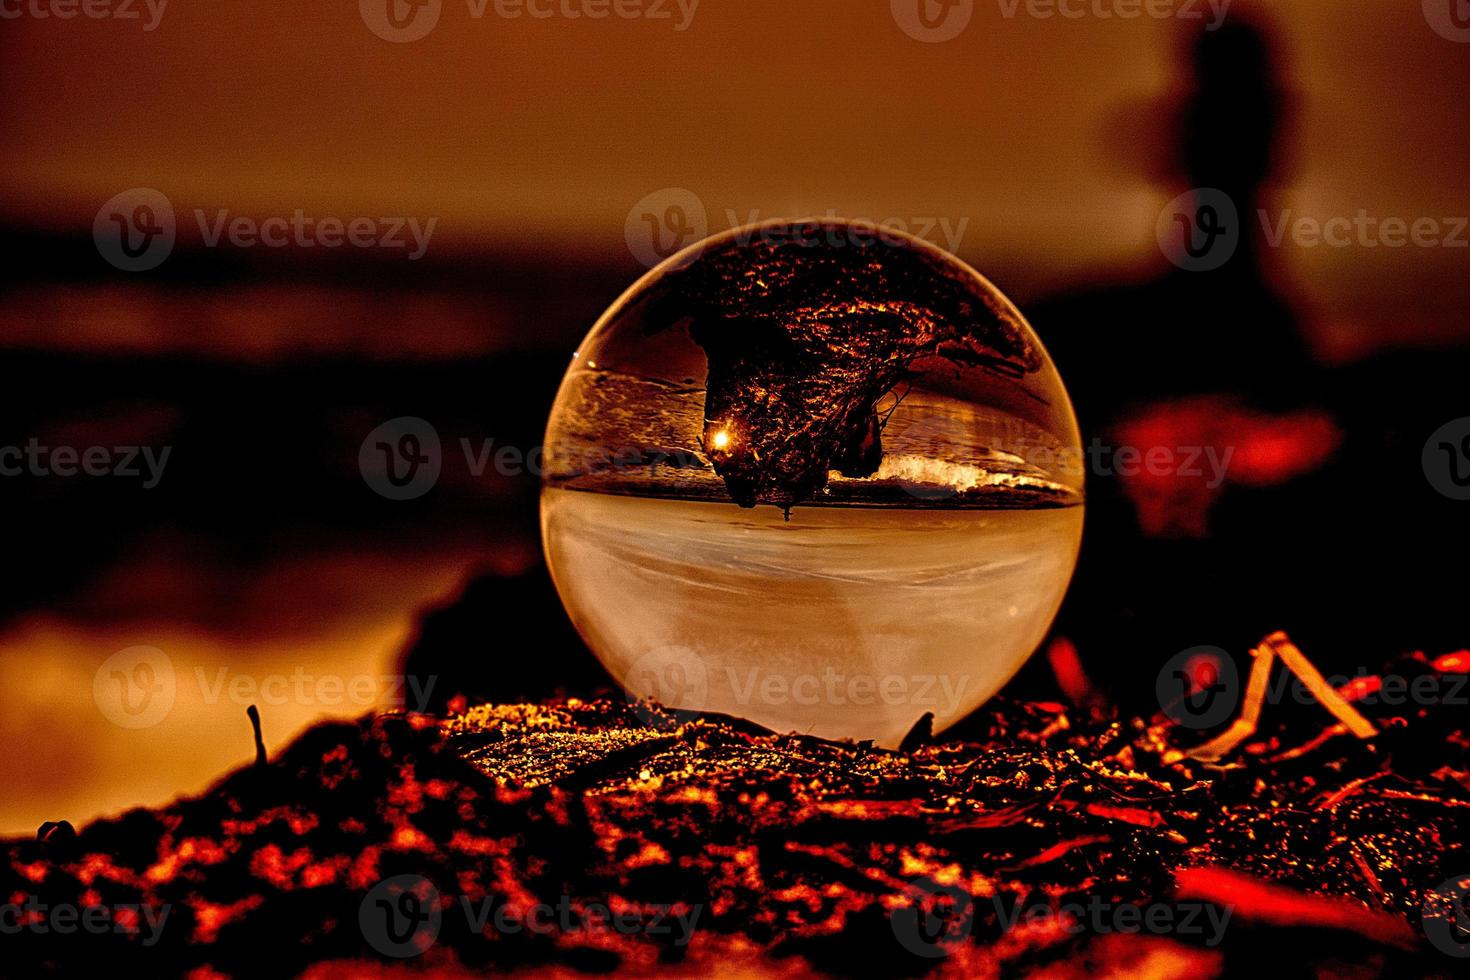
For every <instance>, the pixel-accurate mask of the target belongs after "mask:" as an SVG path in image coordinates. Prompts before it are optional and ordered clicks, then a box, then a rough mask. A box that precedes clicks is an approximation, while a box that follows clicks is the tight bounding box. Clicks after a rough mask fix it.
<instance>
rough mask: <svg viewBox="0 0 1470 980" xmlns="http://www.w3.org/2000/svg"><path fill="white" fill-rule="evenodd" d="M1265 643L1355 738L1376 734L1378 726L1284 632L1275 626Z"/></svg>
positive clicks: (1369, 736) (1370, 736)
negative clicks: (1338, 689)
mask: <svg viewBox="0 0 1470 980" xmlns="http://www.w3.org/2000/svg"><path fill="white" fill-rule="evenodd" d="M1265 643H1266V644H1267V645H1268V646H1270V647H1271V649H1273V650H1275V651H1276V655H1277V656H1278V657H1280V658H1281V662H1282V663H1284V664H1286V666H1287V667H1288V668H1289V669H1290V670H1291V672H1292V673H1293V674H1296V676H1298V677H1300V678H1301V679H1302V681H1303V682H1305V683H1306V685H1307V687H1308V688H1309V689H1310V690H1311V692H1312V695H1313V696H1314V697H1316V699H1317V700H1318V701H1319V702H1320V703H1321V705H1322V707H1324V708H1326V709H1327V710H1328V711H1330V712H1332V713H1333V714H1334V715H1336V716H1337V720H1338V721H1340V722H1342V723H1343V724H1344V725H1346V726H1347V727H1348V731H1350V732H1352V733H1353V734H1354V735H1356V736H1358V738H1372V737H1373V736H1374V735H1377V734H1378V729H1376V728H1374V727H1373V723H1372V722H1371V721H1369V720H1368V719H1367V718H1364V717H1363V716H1362V714H1360V713H1359V711H1358V709H1357V708H1354V707H1353V706H1352V705H1351V704H1349V703H1348V702H1347V701H1346V700H1344V699H1343V696H1342V695H1341V694H1338V693H1337V691H1336V690H1335V689H1334V688H1333V687H1332V685H1331V684H1329V683H1327V680H1326V678H1324V677H1323V676H1322V672H1321V671H1319V670H1318V669H1317V668H1316V667H1315V666H1313V664H1312V662H1311V661H1310V660H1308V659H1307V657H1306V654H1304V653H1302V652H1301V651H1300V650H1298V649H1297V647H1296V644H1295V643H1293V642H1291V640H1290V639H1289V638H1288V637H1287V635H1286V634H1285V633H1283V632H1281V631H1280V630H1277V631H1276V632H1275V633H1272V634H1271V635H1270V636H1268V637H1266V639H1265Z"/></svg>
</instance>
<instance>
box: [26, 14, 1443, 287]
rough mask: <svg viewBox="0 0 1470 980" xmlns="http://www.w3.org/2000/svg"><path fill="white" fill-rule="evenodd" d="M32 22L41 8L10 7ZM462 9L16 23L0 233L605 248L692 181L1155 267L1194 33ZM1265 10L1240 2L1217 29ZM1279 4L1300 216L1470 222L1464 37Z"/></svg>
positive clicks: (1416, 19)
mask: <svg viewBox="0 0 1470 980" xmlns="http://www.w3.org/2000/svg"><path fill="white" fill-rule="evenodd" d="M21 2H24V3H27V4H30V3H37V2H40V3H45V2H49V0H5V3H6V4H7V5H10V6H14V5H15V4H17V3H21ZM365 2H368V3H372V2H377V0H365ZM441 2H442V9H441V11H440V17H439V20H438V23H437V26H436V27H435V28H434V30H433V31H432V32H431V33H430V34H429V35H428V36H427V37H425V38H424V39H422V40H419V41H415V42H412V43H405V44H390V43H388V42H386V41H384V40H381V39H380V38H379V37H377V36H375V35H374V34H373V33H372V32H370V31H369V30H368V28H367V26H366V24H365V21H364V19H363V17H362V15H361V13H360V11H359V9H358V5H357V4H354V3H350V2H339V3H332V4H305V3H300V2H298V0H256V2H252V3H250V4H231V5H225V4H219V3H207V4H196V3H184V2H182V0H175V2H174V3H171V4H168V5H167V6H166V8H165V9H164V12H163V15H162V17H161V18H160V19H159V21H158V26H157V28H156V29H155V30H153V31H151V32H148V31H145V30H144V26H145V25H146V23H147V19H148V16H149V15H148V14H147V13H146V9H145V12H144V14H143V17H142V18H141V19H140V20H135V21H118V20H88V19H84V18H79V19H74V20H57V19H54V18H50V19H44V20H42V19H36V18H34V17H24V18H22V19H19V20H13V21H7V22H6V23H5V30H4V31H3V32H0V57H3V62H4V64H5V65H6V71H5V77H6V92H7V98H6V99H5V100H4V101H3V104H0V132H3V133H4V134H5V137H4V139H5V145H6V152H5V153H4V155H3V163H0V168H3V170H0V177H3V181H0V214H9V215H11V216H13V217H20V218H23V219H25V220H26V221H27V222H41V223H43V224H46V225H51V226H59V227H61V228H63V229H71V230H77V231H80V232H82V233H85V231H86V230H87V229H88V228H89V227H90V222H91V219H92V216H93V215H94V214H95V213H96V210H97V208H98V206H99V205H100V203H101V202H102V201H103V200H105V199H106V198H108V197H110V196H111V195H112V194H114V193H117V192H118V191H120V190H123V189H126V188H128V187H132V186H148V187H155V188H158V189H159V190H162V191H163V192H164V193H165V194H167V195H168V196H169V197H170V198H171V199H172V200H173V201H174V203H175V204H176V205H177V206H178V207H180V208H182V209H188V208H193V207H203V208H209V209H215V208H228V209H230V210H231V211H232V212H233V213H247V214H255V215H267V214H275V213H289V212H290V211H291V210H292V209H294V208H297V207H301V208H305V209H307V210H308V211H312V212H316V213H333V214H347V215H356V214H387V213H393V214H413V215H425V216H428V215H433V216H438V217H439V218H440V219H441V221H440V227H439V231H438V235H439V240H440V241H441V242H442V243H459V244H471V245H473V244H482V243H485V242H487V241H493V242H502V243H504V242H510V243H515V242H518V241H524V240H528V239H529V240H535V241H542V242H553V243H556V244H557V245H558V246H559V247H565V245H566V243H567V242H568V241H575V242H576V243H578V244H579V245H581V246H583V247H584V248H585V250H588V251H594V252H608V253H609V254H611V253H612V252H615V251H617V250H619V249H621V248H622V230H623V223H624V219H625V217H626V216H627V213H628V211H629V208H630V207H632V205H633V203H634V202H636V201H638V200H639V199H640V198H642V197H643V196H644V195H646V194H648V193H649V192H651V191H656V190H658V189H660V188H664V187H669V186H680V187H686V188H689V189H690V190H692V191H694V193H695V194H697V195H698V196H699V198H700V199H701V200H702V201H703V202H704V204H705V205H706V207H707V209H708V211H709V213H710V224H711V226H712V227H711V230H717V229H718V228H721V227H723V226H724V225H725V224H726V223H727V219H726V211H727V209H728V210H730V211H732V212H734V213H737V214H739V215H742V216H745V215H748V214H751V213H758V214H761V215H765V216H771V215H774V214H778V213H792V212H796V213H811V212H823V211H825V210H827V209H828V208H832V209H836V210H837V211H839V212H842V213H846V214H850V215H859V216H864V217H870V218H874V219H882V218H898V219H902V220H904V221H912V222H916V223H917V222H918V221H919V220H921V219H924V218H948V219H950V221H951V223H952V224H953V225H958V224H959V223H960V222H961V221H963V222H965V226H964V235H963V238H962V240H961V241H960V251H961V252H963V253H964V254H966V255H967V256H969V257H972V258H975V259H976V260H977V261H978V262H979V263H980V266H981V268H987V267H989V268H997V267H999V268H1010V267H1019V268H1020V269H1022V270H1023V271H1022V272H1021V273H1019V274H1021V275H1023V276H1026V277H1029V278H1030V279H1032V280H1035V281H1038V282H1042V283H1050V282H1066V281H1069V280H1070V279H1071V278H1072V277H1073V276H1074V275H1075V273H1076V272H1077V270H1079V269H1082V268H1086V267H1088V266H1089V265H1094V264H1097V263H1103V262H1107V261H1110V260H1122V259H1127V258H1130V257H1136V256H1139V255H1149V250H1150V249H1151V248H1152V234H1153V222H1154V219H1155V217H1156V216H1157V214H1158V211H1159V207H1160V205H1161V203H1162V202H1163V201H1165V200H1167V199H1168V197H1172V196H1173V195H1172V194H1166V193H1165V190H1166V189H1164V188H1157V187H1153V186H1151V185H1150V184H1149V183H1148V182H1147V181H1146V180H1145V179H1143V178H1142V177H1141V176H1140V175H1139V171H1140V169H1141V168H1142V167H1143V166H1144V165H1145V164H1146V163H1147V157H1148V156H1149V155H1151V151H1149V150H1148V148H1147V147H1146V146H1144V145H1141V144H1143V143H1147V138H1148V136H1149V134H1150V133H1151V132H1153V131H1154V130H1155V126H1154V120H1153V117H1151V116H1148V115H1145V114H1143V113H1142V110H1143V107H1145V106H1146V105H1147V104H1148V103H1149V102H1150V101H1151V100H1153V99H1156V98H1157V97H1159V96H1161V95H1162V94H1164V93H1165V92H1166V91H1167V89H1168V87H1169V85H1170V79H1171V77H1173V76H1172V71H1173V68H1174V65H1175V61H1174V54H1175V43H1174V42H1175V41H1176V40H1177V37H1178V34H1179V30H1180V22H1179V21H1176V20H1157V19H1150V18H1141V19H1137V20H1122V19H1117V18H1113V19H1099V18H1097V17H1094V16H1089V17H1085V18H1082V19H1078V20H1070V19H1063V18H1059V17H1052V18H1048V19H1038V18H1035V17H1028V16H1026V15H1025V13H1024V11H1025V9H1026V8H1025V7H1024V6H1022V7H1021V8H1019V9H1020V11H1021V12H1019V13H1017V14H1016V16H1014V17H1007V16H1005V14H1004V10H1005V9H1006V8H1007V7H1009V6H1010V4H1009V3H1008V2H1003V0H975V8H974V14H973V18H972V20H971V22H970V24H969V26H968V27H967V28H966V30H965V31H964V32H963V33H962V34H960V36H959V37H957V38H955V39H954V40H951V41H947V42H944V43H937V44H924V43H919V42H918V41H915V40H913V39H911V38H909V37H908V36H907V35H906V34H905V33H904V32H903V31H902V30H901V29H900V28H899V26H898V24H897V22H896V20H895V18H894V16H893V15H892V13H891V11H890V5H889V3H888V2H887V0H739V2H738V3H736V2H730V0H703V2H700V3H698V5H697V6H696V8H695V10H694V13H693V16H692V18H691V19H690V21H689V24H688V27H687V29H686V30H684V31H678V30H677V29H676V26H677V24H678V23H679V21H680V19H681V17H682V15H681V14H680V13H679V9H678V7H677V6H675V4H674V0H660V2H662V3H664V5H665V6H667V7H668V9H669V10H670V12H671V17H670V18H668V19H663V20H657V19H646V18H644V19H635V20H624V19H619V18H615V17H613V18H608V19H602V20H591V19H587V18H579V19H567V18H565V17H561V16H557V17H552V18H549V19H533V18H530V17H520V18H517V19H506V18H502V17H497V16H495V15H494V14H493V10H494V7H493V6H492V7H491V8H490V10H491V11H492V12H491V13H487V14H486V15H485V16H484V17H482V18H479V19H476V18H474V17H472V16H471V14H470V4H471V2H472V0H441ZM540 2H547V0H540ZM557 2H562V0H557ZM566 2H575V3H582V2H585V0H566ZM628 2H643V3H651V2H653V0H628ZM686 2H687V0H686ZM1069 2H1074V3H1075V2H1081V0H1069ZM1088 2H1098V3H1110V2H1116V0H1088ZM1180 2H1181V3H1183V2H1185V0H1180ZM1189 2H1191V3H1193V2H1194V0H1189ZM1201 6H1202V9H1207V8H1205V7H1203V5H1201ZM139 7H140V8H142V3H141V0H140V2H139ZM7 9H8V8H7ZM1266 9H1268V5H1266V4H1263V3H1261V2H1259V0H1235V3H1233V4H1232V5H1231V6H1230V8H1229V12H1228V13H1227V16H1237V17H1238V16H1241V15H1242V13H1249V12H1251V11H1253V10H1254V11H1261V10H1266ZM1269 12H1270V14H1271V19H1272V21H1273V22H1274V23H1275V24H1277V25H1278V27H1279V28H1280V30H1279V34H1280V36H1281V38H1282V39H1283V40H1284V41H1285V42H1286V47H1287V48H1288V49H1289V51H1288V55H1289V64H1290V65H1291V66H1292V68H1293V73H1294V75H1295V76H1296V84H1297V86H1298V87H1299V88H1300V89H1301V95H1302V101H1301V110H1302V114H1301V127H1300V133H1301V137H1302V140H1303V152H1301V153H1300V154H1299V159H1298V165H1297V167H1296V168H1295V170H1294V174H1293V178H1294V183H1293V187H1292V193H1291V195H1290V197H1289V199H1288V200H1287V201H1286V202H1285V203H1287V204H1293V205H1295V206H1296V207H1297V208H1298V209H1302V210H1305V211H1308V212H1311V213H1314V214H1319V215H1322V216H1329V215H1333V214H1353V213H1355V212H1356V210H1357V209H1358V208H1359V207H1365V206H1366V207H1369V208H1370V209H1371V210H1373V211H1375V212H1379V213H1383V214H1399V215H1404V216H1408V217H1415V216H1420V215H1441V214H1464V213H1466V212H1467V211H1470V201H1467V199H1466V198H1467V194H1466V189H1465V184H1464V180H1463V175H1464V174H1465V173H1466V172H1467V171H1470V141H1466V140H1465V139H1464V138H1463V135H1462V133H1463V124H1464V121H1465V119H1464V110H1463V105H1462V100H1461V95H1462V93H1463V92H1464V91H1465V90H1466V87H1467V82H1470V77H1467V75H1470V45H1466V44H1456V43H1452V42H1450V41H1448V40H1445V39H1443V38H1441V37H1440V36H1438V35H1437V34H1435V33H1434V32H1433V31H1432V30H1431V29H1430V27H1429V26H1428V24H1427V22H1426V19H1425V17H1424V15H1423V13H1422V12H1421V10H1420V5H1419V4H1417V3H1403V4H1388V3H1374V4H1366V5H1364V4H1351V5H1345V4H1341V3H1337V2H1332V0H1295V2H1293V3H1291V4H1270V5H1269ZM1135 131H1137V132H1136V133H1135ZM1424 251H1425V250H1417V252H1418V254H1414V255H1412V256H1411V255H1408V254H1407V253H1405V252H1397V253H1392V254H1390V253H1388V252H1387V251H1386V250H1379V251H1378V252H1377V253H1376V254H1369V253H1368V251H1367V250H1356V251H1355V252H1354V253H1353V254H1345V253H1344V252H1342V251H1335V250H1331V249H1318V250H1315V251H1311V252H1303V253H1300V254H1293V255H1291V256H1290V257H1289V260H1288V263H1287V264H1288V265H1289V266H1290V267H1291V268H1292V271H1293V272H1294V273H1296V274H1297V276H1298V278H1300V279H1302V280H1303V281H1306V282H1309V283H1312V284H1314V287H1315V289H1316V290H1317V291H1319V292H1321V293H1322V294H1323V295H1324V297H1325V298H1327V299H1329V300H1337V301H1343V300H1345V299H1346V298H1349V297H1351V295H1352V291H1353V289H1354V288H1355V287H1354V283H1355V282H1359V281H1361V280H1362V279H1363V278H1365V273H1370V274H1371V273H1379V274H1382V275H1385V276H1389V277H1392V278H1393V279H1395V280H1400V279H1411V278H1414V277H1416V276H1418V277H1422V278H1423V279H1426V280H1429V281H1435V280H1437V279H1440V278H1443V276H1442V275H1441V273H1442V272H1443V271H1444V270H1447V269H1452V268H1456V266H1455V265H1453V264H1451V263H1453V261H1454V260H1455V259H1458V258H1460V256H1461V255H1463V254H1464V253H1459V254H1457V255H1451V256H1448V257H1446V256H1445V255H1444V254H1433V255H1425V254H1422V253H1423V252H1424ZM1149 257H1152V258H1157V255H1156V254H1152V255H1149ZM1370 277H1371V276H1370ZM1021 285H1023V286H1024V285H1026V284H1025V283H1023V284H1021ZM1013 288H1015V287H1013ZM1417 291H1419V290H1417V289H1405V290H1404V292H1405V293H1407V294H1413V293H1415V292H1417Z"/></svg>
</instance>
